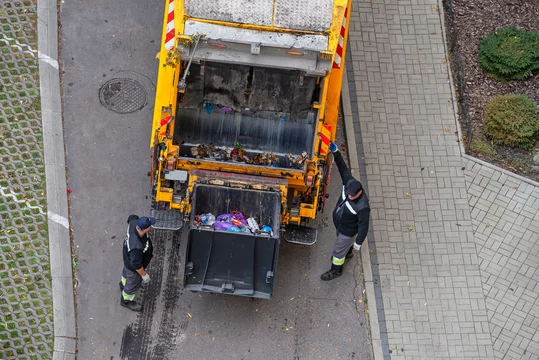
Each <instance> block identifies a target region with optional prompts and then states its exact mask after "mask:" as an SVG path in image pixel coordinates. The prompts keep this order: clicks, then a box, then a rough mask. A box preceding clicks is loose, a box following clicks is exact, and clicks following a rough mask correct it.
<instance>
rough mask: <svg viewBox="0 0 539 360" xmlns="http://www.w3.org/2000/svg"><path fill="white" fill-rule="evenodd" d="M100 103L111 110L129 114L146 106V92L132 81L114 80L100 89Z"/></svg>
mask: <svg viewBox="0 0 539 360" xmlns="http://www.w3.org/2000/svg"><path fill="white" fill-rule="evenodd" d="M99 101H101V104H103V106H104V107H106V108H107V109H109V110H112V111H114V112H117V113H120V114H129V113H132V112H135V111H138V110H140V109H142V108H143V107H144V106H146V103H147V102H146V90H144V88H143V87H142V85H140V84H139V83H138V82H137V81H135V80H132V79H112V80H109V81H107V82H106V83H105V85H103V86H102V87H101V89H99Z"/></svg>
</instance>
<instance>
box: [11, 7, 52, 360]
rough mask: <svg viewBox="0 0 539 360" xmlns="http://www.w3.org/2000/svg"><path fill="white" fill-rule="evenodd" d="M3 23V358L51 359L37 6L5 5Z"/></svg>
mask: <svg viewBox="0 0 539 360" xmlns="http://www.w3.org/2000/svg"><path fill="white" fill-rule="evenodd" d="M0 26H1V31H0V159H1V161H0V218H1V220H0V244H1V246H2V251H1V252H0V319H1V322H0V359H51V358H52V350H53V313H52V310H53V309H52V294H51V277H50V265H49V248H48V231H47V216H46V203H47V200H46V194H45V166H44V163H43V131H42V124H41V120H40V119H41V102H40V96H39V76H38V61H37V54H38V52H37V34H36V27H37V5H36V2H35V1H24V2H23V1H21V2H17V1H8V2H3V3H2V6H1V7H0Z"/></svg>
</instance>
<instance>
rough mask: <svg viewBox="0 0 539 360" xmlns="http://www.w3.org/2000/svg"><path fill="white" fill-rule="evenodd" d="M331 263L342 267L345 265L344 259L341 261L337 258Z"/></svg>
mask: <svg viewBox="0 0 539 360" xmlns="http://www.w3.org/2000/svg"><path fill="white" fill-rule="evenodd" d="M331 262H333V264H335V265H342V264H344V258H342V259H339V258H336V257H335V256H334V257H333V258H332V259H331Z"/></svg>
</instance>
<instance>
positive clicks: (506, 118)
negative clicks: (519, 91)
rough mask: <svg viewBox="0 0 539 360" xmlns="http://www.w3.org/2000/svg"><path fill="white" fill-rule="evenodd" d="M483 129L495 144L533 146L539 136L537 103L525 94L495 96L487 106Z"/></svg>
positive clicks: (526, 147)
mask: <svg viewBox="0 0 539 360" xmlns="http://www.w3.org/2000/svg"><path fill="white" fill-rule="evenodd" d="M483 129H484V130H485V133H486V134H487V136H488V137H489V138H490V139H492V141H493V142H494V143H495V144H498V145H508V146H511V147H518V148H522V149H530V148H532V147H533V146H534V145H535V142H536V141H537V138H538V136H539V116H538V113H537V104H536V103H535V101H533V100H532V99H530V98H529V97H528V96H526V95H502V96H496V97H494V98H493V99H492V100H490V101H489V103H488V104H487V106H486V109H485V121H484V123H483Z"/></svg>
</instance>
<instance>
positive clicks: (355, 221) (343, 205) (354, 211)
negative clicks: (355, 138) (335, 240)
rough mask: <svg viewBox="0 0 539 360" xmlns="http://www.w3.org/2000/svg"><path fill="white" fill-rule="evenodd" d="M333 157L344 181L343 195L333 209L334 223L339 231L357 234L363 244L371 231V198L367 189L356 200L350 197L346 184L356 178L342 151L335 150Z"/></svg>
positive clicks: (352, 234) (359, 241)
mask: <svg viewBox="0 0 539 360" xmlns="http://www.w3.org/2000/svg"><path fill="white" fill-rule="evenodd" d="M333 158H334V159H335V163H336V164H337V168H338V169H339V173H340V175H341V179H342V182H343V187H342V192H341V196H340V197H339V201H338V202H337V205H336V206H335V210H333V224H334V225H335V228H336V229H337V231H338V232H340V233H341V234H343V235H346V236H350V237H352V236H355V235H356V234H357V238H356V243H358V244H361V243H362V242H363V240H364V239H365V237H366V236H367V232H368V231H369V217H370V212H371V209H370V206H369V198H368V197H367V194H366V193H365V189H363V193H362V194H361V196H360V197H359V198H357V199H355V200H350V199H348V196H347V195H346V186H347V184H349V183H350V182H351V181H353V180H355V179H354V177H353V176H352V174H351V173H350V171H349V170H348V167H347V166H346V163H345V162H344V159H343V157H342V155H341V153H340V151H336V152H334V153H333Z"/></svg>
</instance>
